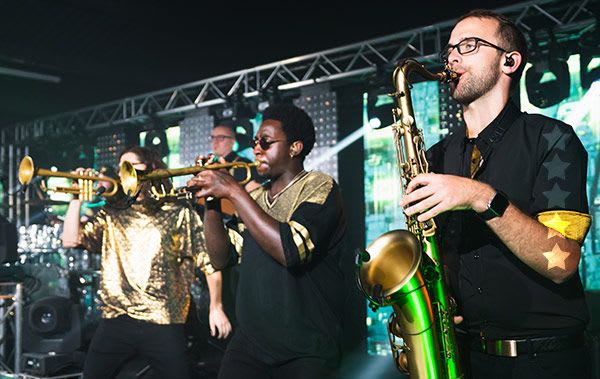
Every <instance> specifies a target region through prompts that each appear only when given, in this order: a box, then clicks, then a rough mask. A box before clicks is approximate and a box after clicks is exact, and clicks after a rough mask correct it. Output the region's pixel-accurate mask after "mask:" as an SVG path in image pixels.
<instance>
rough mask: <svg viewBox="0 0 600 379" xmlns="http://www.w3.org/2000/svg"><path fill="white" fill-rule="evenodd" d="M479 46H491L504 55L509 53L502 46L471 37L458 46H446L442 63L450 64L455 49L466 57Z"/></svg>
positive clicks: (442, 54) (441, 55)
mask: <svg viewBox="0 0 600 379" xmlns="http://www.w3.org/2000/svg"><path fill="white" fill-rule="evenodd" d="M479 46H489V47H493V48H494V49H496V50H500V51H502V52H504V53H508V50H505V49H503V48H501V47H500V46H497V45H494V44H493V43H491V42H488V41H486V40H484V39H481V38H478V37H469V38H465V39H463V40H462V41H460V42H459V43H457V44H456V45H450V44H448V45H446V48H445V49H444V50H442V51H440V61H441V62H442V63H446V62H448V57H449V56H450V53H451V52H452V50H454V49H456V51H458V53H459V54H460V55H465V54H469V53H472V52H473V51H475V50H477V49H478V48H479Z"/></svg>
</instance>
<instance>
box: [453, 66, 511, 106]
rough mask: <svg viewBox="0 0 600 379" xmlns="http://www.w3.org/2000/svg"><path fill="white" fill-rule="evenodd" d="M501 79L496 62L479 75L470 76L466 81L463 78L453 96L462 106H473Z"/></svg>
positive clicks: (455, 88)
mask: <svg viewBox="0 0 600 379" xmlns="http://www.w3.org/2000/svg"><path fill="white" fill-rule="evenodd" d="M499 78H500V69H498V62H496V61H494V62H492V63H491V64H489V65H488V66H487V67H483V68H482V70H481V71H480V74H479V75H477V74H475V75H469V76H468V77H467V78H464V79H463V78H462V77H461V79H460V80H459V82H458V84H457V85H456V86H455V87H454V89H453V90H451V95H452V97H453V98H454V100H456V101H457V102H458V103H460V104H462V105H468V104H471V103H472V102H473V101H475V100H477V99H479V98H480V97H482V96H483V95H485V94H486V93H488V92H489V91H490V90H491V89H492V88H494V86H495V85H496V83H497V82H498V79H499ZM459 86H460V87H459Z"/></svg>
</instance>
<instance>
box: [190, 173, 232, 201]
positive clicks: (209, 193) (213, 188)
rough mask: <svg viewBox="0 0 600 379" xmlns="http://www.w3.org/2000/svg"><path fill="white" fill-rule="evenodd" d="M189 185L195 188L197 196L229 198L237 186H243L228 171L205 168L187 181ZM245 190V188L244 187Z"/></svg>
mask: <svg viewBox="0 0 600 379" xmlns="http://www.w3.org/2000/svg"><path fill="white" fill-rule="evenodd" d="M187 185H188V187H191V188H195V189H196V194H195V196H196V197H197V198H201V197H204V198H207V197H215V198H217V199H227V198H230V197H231V192H232V190H234V189H235V188H241V187H240V185H239V184H238V182H236V180H235V178H234V177H233V176H231V175H229V173H228V172H227V171H225V172H223V171H221V170H205V171H201V172H199V173H198V174H197V175H196V176H194V177H193V178H192V179H190V180H189V181H188V182H187ZM242 190H243V189H242Z"/></svg>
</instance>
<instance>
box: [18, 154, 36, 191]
mask: <svg viewBox="0 0 600 379" xmlns="http://www.w3.org/2000/svg"><path fill="white" fill-rule="evenodd" d="M34 176H35V166H34V165H33V159H31V157H30V156H28V155H26V156H25V157H24V158H23V159H22V160H21V163H20V164H19V183H21V184H23V185H27V184H29V183H31V179H33V177H34Z"/></svg>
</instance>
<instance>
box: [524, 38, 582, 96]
mask: <svg viewBox="0 0 600 379" xmlns="http://www.w3.org/2000/svg"><path fill="white" fill-rule="evenodd" d="M549 34H550V42H549V48H548V51H546V52H542V50H541V47H540V46H539V44H537V43H536V42H535V37H534V36H533V35H532V42H533V45H534V47H533V48H532V50H531V67H530V68H529V69H528V70H527V72H526V73H525V84H526V89H527V97H528V98H529V102H530V103H531V104H533V105H534V106H536V107H538V108H547V107H550V106H552V105H556V104H558V103H560V102H561V101H563V100H564V99H566V98H568V97H569V93H570V90H571V77H570V75H569V66H568V64H567V60H566V59H565V58H564V57H563V54H562V53H561V51H560V49H559V47H558V44H557V42H556V39H555V37H554V35H553V34H552V32H551V31H550V32H549Z"/></svg>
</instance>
